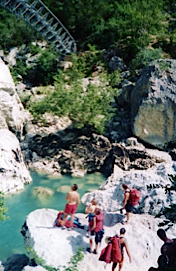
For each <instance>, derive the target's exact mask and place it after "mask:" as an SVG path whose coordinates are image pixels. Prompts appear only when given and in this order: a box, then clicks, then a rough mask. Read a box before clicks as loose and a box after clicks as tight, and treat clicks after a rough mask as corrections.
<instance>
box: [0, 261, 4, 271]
mask: <svg viewBox="0 0 176 271" xmlns="http://www.w3.org/2000/svg"><path fill="white" fill-rule="evenodd" d="M0 271H4V266H3V265H2V262H1V261H0Z"/></svg>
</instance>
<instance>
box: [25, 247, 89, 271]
mask: <svg viewBox="0 0 176 271" xmlns="http://www.w3.org/2000/svg"><path fill="white" fill-rule="evenodd" d="M26 250H27V252H28V253H32V255H33V257H34V261H35V262H36V263H37V264H39V265H41V266H42V267H44V268H45V269H46V270H48V271H59V270H60V268H59V267H58V268H55V267H53V266H50V265H47V264H46V262H45V260H44V259H42V258H41V257H39V256H38V255H37V253H36V251H35V250H34V249H33V248H31V247H27V249H26ZM83 258H84V254H83V252H82V248H78V250H77V252H76V254H75V255H73V256H72V257H71V260H70V262H69V267H64V270H63V271H79V270H78V263H79V262H80V261H82V260H83Z"/></svg>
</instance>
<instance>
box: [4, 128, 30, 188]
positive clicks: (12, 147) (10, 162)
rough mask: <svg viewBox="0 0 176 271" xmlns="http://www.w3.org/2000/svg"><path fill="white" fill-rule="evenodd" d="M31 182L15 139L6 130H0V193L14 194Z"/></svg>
mask: <svg viewBox="0 0 176 271" xmlns="http://www.w3.org/2000/svg"><path fill="white" fill-rule="evenodd" d="M31 181H32V178H31V176H30V174H29V171H28V169H27V168H26V165H25V163H24V160H23V155H22V153H21V148H20V144H19V141H18V139H17V137H16V136H15V135H14V134H13V133H12V132H10V131H9V130H7V129H0V191H1V192H4V193H14V192H17V191H19V190H22V189H24V185H25V184H26V183H30V182H31Z"/></svg>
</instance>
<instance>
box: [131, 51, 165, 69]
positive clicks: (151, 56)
mask: <svg viewBox="0 0 176 271" xmlns="http://www.w3.org/2000/svg"><path fill="white" fill-rule="evenodd" d="M162 53H163V51H162V49H161V48H156V49H144V50H142V51H140V52H139V53H138V54H137V55H136V58H135V59H133V60H132V63H131V65H132V68H133V69H140V68H143V67H144V66H146V65H147V64H148V63H149V62H150V61H153V60H156V59H159V58H162Z"/></svg>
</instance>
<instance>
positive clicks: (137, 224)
mask: <svg viewBox="0 0 176 271" xmlns="http://www.w3.org/2000/svg"><path fill="white" fill-rule="evenodd" d="M57 214H58V211H57V210H52V209H40V210H35V211H33V212H31V213H30V214H29V215H28V216H27V218H26V225H25V226H24V227H23V231H24V232H23V233H24V243H25V246H30V247H32V248H33V249H34V250H35V251H36V253H37V254H38V256H39V257H42V258H43V259H44V260H45V262H46V264H47V265H51V266H54V267H55V268H57V267H59V266H60V267H61V266H68V262H69V261H70V258H71V256H73V254H75V253H76V251H77V249H78V248H79V247H82V248H83V253H84V259H83V261H82V262H80V264H79V268H78V270H81V271H94V270H96V271H102V270H103V269H104V265H105V263H104V262H100V261H99V260H98V258H99V255H100V252H101V250H102V249H103V248H104V247H105V246H106V243H105V237H106V236H113V235H115V234H117V233H119V231H120V228H122V227H125V228H126V238H127V240H128V245H129V250H130V252H131V256H132V263H131V264H129V260H128V256H127V255H126V253H125V260H124V266H123V270H128V271H134V270H135V271H141V270H143V271H148V269H149V268H150V267H151V266H154V267H157V259H158V257H159V255H160V248H161V246H162V241H161V240H160V239H159V238H158V236H157V233H156V232H157V230H158V223H159V222H161V219H156V218H154V217H152V216H150V215H143V214H141V215H137V214H136V215H135V214H132V215H131V218H130V223H129V224H128V225H125V226H122V224H121V223H120V221H121V220H122V218H123V215H120V214H118V213H107V214H106V215H105V220H104V229H105V234H104V238H103V240H102V244H101V247H99V250H98V254H97V255H95V254H89V253H88V252H86V248H87V247H88V242H89V239H88V238H87V237H86V230H84V229H79V228H74V229H73V230H72V231H68V230H67V229H65V230H62V229H61V228H58V227H56V228H54V227H53V222H54V220H55V218H56V216H57ZM76 216H77V217H78V218H79V219H80V222H81V224H83V225H84V224H85V225H87V224H88V222H87V219H86V215H85V214H76ZM167 233H168V237H170V238H174V236H176V226H175V225H174V227H172V228H171V229H169V230H168V232H167ZM93 249H94V247H93ZM30 257H31V258H32V255H30ZM26 268H27V267H26ZM111 269H112V265H111V264H108V265H107V267H106V270H107V271H110V270H111ZM28 270H29V271H30V269H25V271H28ZM61 270H62V268H61ZM31 271H32V270H31Z"/></svg>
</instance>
